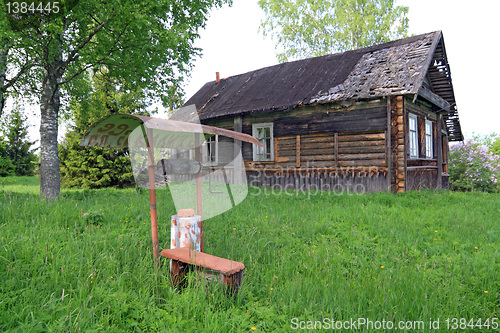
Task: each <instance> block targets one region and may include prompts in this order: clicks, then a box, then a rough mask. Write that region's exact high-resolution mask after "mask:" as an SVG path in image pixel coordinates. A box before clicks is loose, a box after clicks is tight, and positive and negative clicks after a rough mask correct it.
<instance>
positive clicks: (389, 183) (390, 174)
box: [385, 97, 392, 191]
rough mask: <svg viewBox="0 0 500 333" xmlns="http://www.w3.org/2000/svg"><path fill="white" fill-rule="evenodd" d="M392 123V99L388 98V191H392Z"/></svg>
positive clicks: (386, 151)
mask: <svg viewBox="0 0 500 333" xmlns="http://www.w3.org/2000/svg"><path fill="white" fill-rule="evenodd" d="M391 133H392V122H391V98H390V97H387V129H386V131H385V153H386V163H387V191H392V185H391V184H392V149H391V147H392V142H391Z"/></svg>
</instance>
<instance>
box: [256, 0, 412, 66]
mask: <svg viewBox="0 0 500 333" xmlns="http://www.w3.org/2000/svg"><path fill="white" fill-rule="evenodd" d="M259 5H260V7H261V8H262V10H263V11H264V13H265V19H264V20H263V21H262V22H261V31H262V33H263V34H264V36H270V37H271V38H273V39H274V40H275V42H276V49H277V58H278V60H279V61H280V62H285V61H290V60H295V59H302V58H309V57H316V56H320V55H325V54H331V53H336V52H343V51H348V50H353V49H358V48H361V47H365V46H370V45H373V44H378V43H383V42H388V41H391V40H394V39H397V38H402V37H406V36H407V33H408V18H407V14H408V7H405V6H396V5H395V4H394V0H259Z"/></svg>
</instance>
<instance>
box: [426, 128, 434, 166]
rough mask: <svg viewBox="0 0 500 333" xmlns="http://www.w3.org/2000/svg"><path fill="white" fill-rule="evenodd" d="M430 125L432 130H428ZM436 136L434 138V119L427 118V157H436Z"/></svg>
mask: <svg viewBox="0 0 500 333" xmlns="http://www.w3.org/2000/svg"><path fill="white" fill-rule="evenodd" d="M428 126H430V132H428V131H427V128H428ZM429 138H430V139H429ZM433 146H434V138H433V126H432V121H430V120H428V119H426V120H425V157H427V158H433V157H434V149H433V148H434V147H433Z"/></svg>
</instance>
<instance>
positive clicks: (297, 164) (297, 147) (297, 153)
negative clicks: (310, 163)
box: [295, 135, 300, 168]
mask: <svg viewBox="0 0 500 333" xmlns="http://www.w3.org/2000/svg"><path fill="white" fill-rule="evenodd" d="M296 138H297V142H296V145H295V167H297V168H300V135H297V137H296Z"/></svg>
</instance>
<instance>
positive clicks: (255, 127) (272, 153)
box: [252, 123, 274, 162]
mask: <svg viewBox="0 0 500 333" xmlns="http://www.w3.org/2000/svg"><path fill="white" fill-rule="evenodd" d="M263 127H269V128H270V131H269V132H270V136H271V145H270V146H271V158H270V159H269V160H259V159H257V149H258V147H257V145H252V147H253V161H254V162H272V161H274V130H273V127H274V126H273V123H259V124H252V135H253V137H254V138H257V129H258V128H263Z"/></svg>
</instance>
